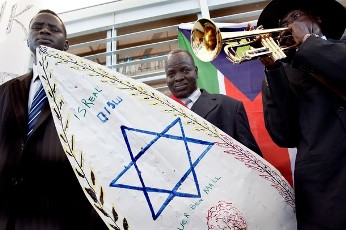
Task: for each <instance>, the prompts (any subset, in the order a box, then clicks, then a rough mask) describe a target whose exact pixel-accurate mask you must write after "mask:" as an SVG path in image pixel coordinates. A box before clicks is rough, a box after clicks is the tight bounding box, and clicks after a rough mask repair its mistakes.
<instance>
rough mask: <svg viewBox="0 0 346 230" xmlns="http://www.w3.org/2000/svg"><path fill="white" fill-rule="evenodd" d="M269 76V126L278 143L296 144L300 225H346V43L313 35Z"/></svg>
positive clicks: (265, 102) (265, 95)
mask: <svg viewBox="0 0 346 230" xmlns="http://www.w3.org/2000/svg"><path fill="white" fill-rule="evenodd" d="M266 79H267V81H266V82H265V83H264V84H263V89H262V92H263V106H264V116H265V117H264V118H265V124H266V128H267V130H268V132H269V134H270V136H271V137H272V139H273V140H274V141H275V143H277V144H278V145H279V146H282V147H297V157H296V163H295V172H294V174H295V176H294V180H295V183H294V185H295V194H296V208H297V221H298V229H308V230H310V229H335V230H336V229H340V230H341V229H346V217H345V213H346V195H345V194H346V110H345V109H346V100H345V99H342V98H343V95H346V44H345V43H331V42H329V41H326V40H323V39H320V38H316V37H314V36H310V37H309V38H308V39H307V40H306V41H305V42H304V43H303V44H302V45H301V46H300V47H299V49H298V51H297V53H296V54H295V56H294V58H293V63H292V65H291V64H287V65H285V66H282V67H281V68H279V69H276V70H272V71H266ZM333 86H336V87H335V88H334V89H333V90H332V89H331V87H333Z"/></svg>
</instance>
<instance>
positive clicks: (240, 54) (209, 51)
mask: <svg viewBox="0 0 346 230" xmlns="http://www.w3.org/2000/svg"><path fill="white" fill-rule="evenodd" d="M287 32H289V29H288V28H276V29H257V30H251V31H239V32H221V31H220V29H219V28H218V27H217V26H216V25H215V23H214V22H213V21H212V20H210V19H206V18H201V19H199V20H197V21H196V22H195V24H194V26H193V29H192V32H191V39H190V40H191V46H192V50H193V52H194V54H195V55H196V56H197V58H198V59H200V60H201V61H204V62H210V61H213V60H214V59H215V58H216V57H217V56H218V55H219V54H220V52H221V50H222V47H223V46H224V44H225V46H224V51H225V54H226V58H227V59H228V60H230V61H231V62H233V63H234V64H240V63H242V62H244V61H249V60H253V59H255V58H258V57H262V56H270V57H271V58H272V59H273V61H277V60H280V59H284V58H286V54H285V51H287V50H289V49H292V48H295V47H297V44H292V45H289V46H287V45H283V46H282V45H280V43H279V41H280V39H282V38H283V37H282V35H283V34H285V33H287ZM274 33H275V34H279V35H278V36H276V37H273V34H274ZM258 37H260V43H261V46H262V47H259V48H255V47H254V44H255V43H256V44H258Z"/></svg>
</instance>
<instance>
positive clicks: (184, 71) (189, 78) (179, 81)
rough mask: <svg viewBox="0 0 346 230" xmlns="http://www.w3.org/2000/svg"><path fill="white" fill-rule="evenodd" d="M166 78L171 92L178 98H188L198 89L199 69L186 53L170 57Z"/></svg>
mask: <svg viewBox="0 0 346 230" xmlns="http://www.w3.org/2000/svg"><path fill="white" fill-rule="evenodd" d="M166 77H167V78H166V81H167V86H168V88H169V90H170V91H171V92H172V94H173V95H174V96H176V97H177V98H185V97H188V96H189V95H190V94H191V93H193V92H194V91H195V90H196V89H197V67H196V66H195V65H194V63H193V61H192V60H191V58H190V57H189V55H187V54H186V53H183V52H181V53H175V54H170V55H169V56H168V58H167V67H166Z"/></svg>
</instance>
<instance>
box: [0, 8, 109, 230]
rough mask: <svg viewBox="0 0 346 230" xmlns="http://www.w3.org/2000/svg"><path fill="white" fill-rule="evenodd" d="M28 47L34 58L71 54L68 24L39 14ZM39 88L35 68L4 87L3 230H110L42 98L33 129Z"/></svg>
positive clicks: (0, 115) (0, 141) (0, 90)
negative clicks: (41, 52) (42, 51)
mask: <svg viewBox="0 0 346 230" xmlns="http://www.w3.org/2000/svg"><path fill="white" fill-rule="evenodd" d="M27 43H28V47H29V48H30V50H31V51H32V53H33V54H34V55H35V50H36V47H37V46H39V45H45V46H49V47H52V48H55V49H59V50H64V51H65V50H67V49H68V41H67V40H66V29H65V26H64V23H63V22H62V21H61V19H60V18H59V17H58V16H57V15H56V14H55V13H54V12H52V11H50V10H42V11H40V12H39V13H38V14H37V15H36V16H34V18H33V19H32V21H31V22H30V28H29V36H28V40H27ZM34 63H36V57H35V58H34ZM40 85H41V83H40V79H39V78H38V76H37V73H36V68H35V65H33V71H31V72H29V73H27V74H25V75H23V76H20V77H18V78H15V79H13V80H10V81H8V82H6V83H4V84H3V85H1V86H0V137H1V138H0V230H14V229H16V230H21V229H27V230H40V229H42V230H43V229H44V230H51V229H54V230H59V229H61V230H69V229H71V230H76V229H98V230H99V229H108V228H107V227H106V225H105V224H104V223H103V221H102V219H101V218H100V217H99V216H98V214H97V213H96V211H95V210H94V209H93V207H92V206H91V204H90V203H89V201H88V200H87V198H86V196H85V195H84V193H83V190H82V188H81V186H80V185H79V182H78V180H77V178H76V176H75V175H74V172H73V170H72V167H71V165H70V163H69V162H68V159H67V156H66V155H65V153H64V151H63V149H62V146H61V144H60V141H59V138H58V135H57V132H56V130H55V126H54V122H53V118H52V114H51V111H50V108H49V104H48V101H44V98H43V97H42V98H43V100H42V104H43V103H44V105H43V107H42V109H41V110H40V111H41V112H40V113H38V115H37V117H38V119H37V121H36V123H35V124H33V128H30V125H28V116H29V113H30V114H31V111H32V110H31V108H32V107H34V106H32V104H34V101H37V100H35V99H34V97H36V96H34V95H35V93H36V91H37V89H38V88H39V87H40ZM35 108H38V107H36V106H35ZM29 111H30V112H29ZM33 120H34V119H33ZM30 130H31V131H30Z"/></svg>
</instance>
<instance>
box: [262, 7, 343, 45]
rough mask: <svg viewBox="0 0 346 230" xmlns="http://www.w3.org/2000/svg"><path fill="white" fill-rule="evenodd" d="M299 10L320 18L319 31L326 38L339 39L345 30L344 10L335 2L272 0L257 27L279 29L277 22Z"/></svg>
mask: <svg viewBox="0 0 346 230" xmlns="http://www.w3.org/2000/svg"><path fill="white" fill-rule="evenodd" d="M294 9H301V10H304V11H306V12H308V13H311V15H313V16H317V17H320V18H321V21H322V23H321V30H322V33H323V34H324V35H325V36H326V37H327V38H332V39H340V37H341V36H342V35H343V33H344V32H345V28H346V9H345V7H344V6H342V5H341V4H340V3H339V2H337V1H335V0H272V1H271V2H269V4H268V5H267V6H266V7H265V8H264V9H263V11H262V13H261V15H260V16H259V19H258V21H257V25H258V26H260V25H262V26H263V27H264V29H272V28H278V27H279V21H280V20H281V19H282V18H283V17H284V16H285V15H286V14H287V13H288V12H289V11H291V10H294Z"/></svg>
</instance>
